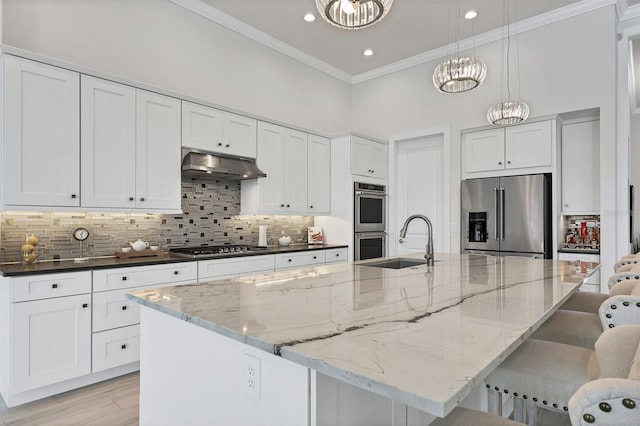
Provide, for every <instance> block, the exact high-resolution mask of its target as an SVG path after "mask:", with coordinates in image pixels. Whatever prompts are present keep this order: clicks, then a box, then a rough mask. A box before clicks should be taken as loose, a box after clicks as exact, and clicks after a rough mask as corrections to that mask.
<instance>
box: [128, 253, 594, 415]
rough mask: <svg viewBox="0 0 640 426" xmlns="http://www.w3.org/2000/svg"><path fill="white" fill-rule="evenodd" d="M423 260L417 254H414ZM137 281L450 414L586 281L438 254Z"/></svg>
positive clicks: (316, 364) (246, 333)
mask: <svg viewBox="0 0 640 426" xmlns="http://www.w3.org/2000/svg"><path fill="white" fill-rule="evenodd" d="M409 257H413V258H415V259H420V258H421V256H420V255H411V256H409ZM437 260H438V261H437V262H436V263H435V266H432V267H431V266H427V265H419V266H415V267H411V268H405V269H397V270H394V269H383V268H377V267H372V266H367V265H368V264H369V265H371V264H373V263H376V262H377V261H364V262H359V263H356V264H340V265H332V266H319V267H315V268H308V269H300V270H293V271H286V272H277V273H272V274H264V275H255V276H250V277H244V278H238V279H233V280H224V281H215V282H211V283H206V284H200V285H189V286H175V287H167V288H162V289H159V290H146V291H137V292H132V293H130V294H129V295H128V297H129V298H131V299H132V300H135V301H136V302H138V303H140V304H142V305H145V306H147V307H150V308H152V309H155V310H158V311H161V312H164V313H166V314H168V315H172V316H174V317H177V318H179V319H182V320H184V321H187V322H190V323H192V324H194V325H196V326H199V327H203V328H205V329H208V330H211V331H214V332H216V333H218V334H221V335H224V336H227V337H229V338H231V339H234V340H237V341H240V342H242V343H245V344H247V345H251V346H253V347H256V348H259V349H262V350H264V351H267V352H270V353H272V354H275V355H278V356H281V357H282V358H284V359H287V360H290V361H292V362H295V363H297V364H301V365H303V366H306V367H309V368H311V369H313V370H316V371H318V372H320V373H322V374H325V375H328V376H330V377H333V378H336V379H338V380H342V381H345V382H347V383H350V384H353V385H354V386H357V387H360V388H363V389H366V390H368V391H371V392H374V393H377V394H379V395H383V396H386V397H389V398H392V399H395V400H398V401H400V402H403V403H405V404H408V405H410V406H413V407H415V408H418V409H420V410H423V411H426V412H428V413H431V414H434V415H437V416H440V417H443V416H445V415H447V414H448V413H449V412H450V411H451V410H452V409H453V408H454V407H455V406H456V405H457V404H458V403H459V402H460V401H462V399H464V397H466V396H467V395H468V394H469V393H470V392H471V391H472V389H473V388H474V387H475V386H477V385H478V384H480V383H482V381H483V379H484V378H485V377H486V376H487V375H488V374H489V373H490V372H491V371H492V370H493V369H494V368H495V367H496V366H498V365H499V364H500V362H501V361H502V360H503V359H504V358H506V357H507V356H508V355H509V354H510V353H511V352H513V350H515V349H516V348H517V347H518V345H519V344H520V343H521V342H522V341H524V340H525V339H526V338H527V337H528V336H529V335H530V334H531V333H532V331H534V330H535V329H536V328H537V327H538V326H539V325H540V324H541V323H542V322H543V321H544V320H545V319H546V318H548V317H549V316H550V315H551V314H552V313H553V312H554V311H555V310H556V309H557V307H558V306H559V305H560V304H562V303H563V302H564V301H566V299H568V298H569V297H570V295H571V294H573V292H575V291H576V289H577V288H578V287H579V285H580V282H581V280H582V279H583V278H585V277H586V276H585V275H581V274H580V271H579V270H576V269H575V268H573V267H572V263H571V262H563V261H552V260H540V259H531V258H525V257H491V256H481V255H464V254H439V255H437Z"/></svg>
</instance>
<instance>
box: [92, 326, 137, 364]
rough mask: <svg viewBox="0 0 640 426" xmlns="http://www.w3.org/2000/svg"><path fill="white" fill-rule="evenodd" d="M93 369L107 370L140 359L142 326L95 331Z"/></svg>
mask: <svg viewBox="0 0 640 426" xmlns="http://www.w3.org/2000/svg"><path fill="white" fill-rule="evenodd" d="M91 346H92V352H91V354H92V365H93V368H92V371H93V372H94V373H95V372H97V371H102V370H107V369H109V368H113V367H117V366H119V365H125V364H129V363H131V362H135V361H139V360H140V326H139V325H132V326H129V327H123V328H117V329H115V330H109V331H102V332H100V333H93V343H92V345H91Z"/></svg>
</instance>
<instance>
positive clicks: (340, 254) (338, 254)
mask: <svg viewBox="0 0 640 426" xmlns="http://www.w3.org/2000/svg"><path fill="white" fill-rule="evenodd" d="M348 256H349V249H348V248H346V247H345V248H337V249H329V250H325V251H324V263H346V262H347V260H348Z"/></svg>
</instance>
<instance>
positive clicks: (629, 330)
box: [569, 325, 640, 426]
mask: <svg viewBox="0 0 640 426" xmlns="http://www.w3.org/2000/svg"><path fill="white" fill-rule="evenodd" d="M596 352H597V355H598V362H599V364H600V375H601V377H602V378H601V379H598V380H594V381H592V382H589V383H586V384H585V385H583V386H582V387H580V389H578V391H577V392H575V393H574V395H573V396H572V397H571V399H570V400H569V415H570V416H571V424H572V425H574V426H575V425H585V426H586V425H592V424H595V425H637V424H640V326H624V325H623V326H620V327H616V328H614V329H612V330H609V331H607V332H606V333H604V334H603V335H602V338H601V339H600V340H598V344H597V346H596Z"/></svg>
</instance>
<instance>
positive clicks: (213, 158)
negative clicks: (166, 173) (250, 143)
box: [182, 148, 267, 180]
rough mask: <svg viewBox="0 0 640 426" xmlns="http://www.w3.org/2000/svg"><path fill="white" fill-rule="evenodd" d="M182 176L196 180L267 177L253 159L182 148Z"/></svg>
mask: <svg viewBox="0 0 640 426" xmlns="http://www.w3.org/2000/svg"><path fill="white" fill-rule="evenodd" d="M182 176H183V177H188V178H194V179H210V180H245V179H253V178H258V177H266V176H267V174H266V173H264V172H263V171H262V170H260V169H259V168H258V166H256V161H255V160H254V159H252V158H245V157H233V156H228V155H221V154H217V153H213V152H208V151H203V150H199V149H194V148H182Z"/></svg>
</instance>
